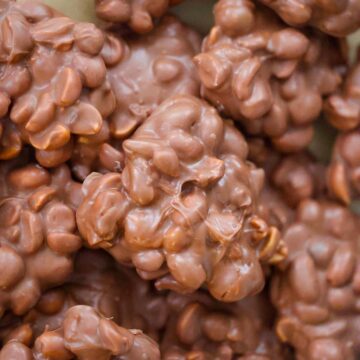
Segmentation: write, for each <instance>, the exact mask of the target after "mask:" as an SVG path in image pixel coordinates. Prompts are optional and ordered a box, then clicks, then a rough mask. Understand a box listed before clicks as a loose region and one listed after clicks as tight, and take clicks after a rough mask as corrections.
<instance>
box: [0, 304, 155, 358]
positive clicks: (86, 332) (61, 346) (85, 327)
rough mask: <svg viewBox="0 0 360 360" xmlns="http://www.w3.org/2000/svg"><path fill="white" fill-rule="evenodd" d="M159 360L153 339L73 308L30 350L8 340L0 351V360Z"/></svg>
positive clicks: (94, 313)
mask: <svg viewBox="0 0 360 360" xmlns="http://www.w3.org/2000/svg"><path fill="white" fill-rule="evenodd" d="M145 354H146V359H149V360H158V359H160V351H159V348H158V345H157V344H156V342H154V340H152V339H151V338H149V337H148V336H146V335H144V334H143V333H142V332H141V331H139V330H128V329H125V328H123V327H120V326H118V325H116V323H114V322H113V321H112V320H111V319H108V318H105V317H104V316H102V315H101V314H100V313H99V312H97V311H96V310H95V309H94V308H92V307H90V306H86V305H77V306H73V307H71V308H69V309H68V310H67V311H66V313H65V314H64V318H63V321H62V324H61V327H60V328H58V329H56V330H54V331H49V330H45V331H44V333H43V334H41V335H40V336H39V337H38V338H37V339H36V341H35V346H34V348H33V350H30V348H28V347H27V346H25V345H23V344H22V343H21V342H18V341H10V342H9V343H7V344H6V345H5V346H4V347H3V348H2V350H1V352H0V359H1V360H5V359H6V360H8V359H16V360H28V359H29V360H31V359H33V358H35V359H54V360H55V359H56V360H71V359H79V360H110V359H112V360H116V359H124V360H137V359H140V358H143V356H144V355H145Z"/></svg>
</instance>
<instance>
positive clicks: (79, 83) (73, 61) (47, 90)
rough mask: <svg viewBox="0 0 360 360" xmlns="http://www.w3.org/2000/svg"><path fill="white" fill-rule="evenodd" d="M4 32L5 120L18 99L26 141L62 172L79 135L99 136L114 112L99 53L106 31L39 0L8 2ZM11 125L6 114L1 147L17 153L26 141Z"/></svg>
mask: <svg viewBox="0 0 360 360" xmlns="http://www.w3.org/2000/svg"><path fill="white" fill-rule="evenodd" d="M0 27H1V28H2V36H1V40H0V46H1V47H2V48H3V49H2V50H3V52H2V57H1V58H0V66H1V69H2V70H1V71H2V78H1V84H0V94H1V95H0V97H1V101H0V103H1V105H0V108H1V111H0V113H1V116H5V115H4V114H6V110H7V109H9V101H10V100H11V102H12V106H11V109H10V114H9V117H10V119H11V121H12V122H13V123H14V124H16V129H17V131H18V132H19V133H20V137H21V141H22V142H25V143H28V144H31V145H32V146H33V147H34V148H35V149H36V157H37V160H38V162H40V163H41V164H42V165H43V166H46V167H55V166H57V165H59V164H61V163H63V162H65V161H67V160H68V159H70V157H71V154H72V147H73V145H74V142H75V140H77V139H78V137H80V138H81V139H82V140H83V141H85V140H86V139H87V138H88V137H93V136H95V135H97V134H98V133H100V132H101V130H102V126H103V120H104V118H106V117H107V116H108V115H109V114H110V113H111V112H112V111H113V110H114V106H115V101H112V102H111V99H112V98H113V96H112V91H111V89H110V87H109V84H108V82H107V79H106V59H104V57H103V56H102V55H101V54H100V52H101V50H102V48H103V47H104V45H105V40H106V34H104V33H103V32H102V31H101V30H100V29H98V28H96V27H95V25H93V24H90V23H76V22H74V21H73V20H71V19H69V18H67V17H64V16H62V15H61V14H59V13H56V12H55V11H53V10H52V9H51V8H49V7H47V6H45V5H41V4H38V3H34V2H25V3H16V2H14V1H7V2H3V6H2V7H1V8H0ZM112 60H113V61H114V59H112ZM105 103H106V108H105V106H104V104H105ZM6 122H7V117H6V116H5V121H3V126H2V128H3V131H2V133H3V134H2V137H4V139H2V145H3V147H4V145H7V146H5V149H4V151H5V152H6V151H7V152H8V153H9V152H10V153H11V154H13V156H15V155H16V154H17V152H18V150H17V149H18V148H19V147H20V146H21V144H19V141H18V140H17V141H15V139H14V138H15V135H14V131H11V127H10V125H9V124H6ZM102 132H103V131H102ZM7 133H10V134H11V135H12V136H9V134H7ZM9 137H10V138H11V139H12V141H10V139H9ZM3 157H4V156H3ZM8 157H9V156H8Z"/></svg>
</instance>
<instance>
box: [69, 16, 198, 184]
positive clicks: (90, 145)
mask: <svg viewBox="0 0 360 360" xmlns="http://www.w3.org/2000/svg"><path fill="white" fill-rule="evenodd" d="M109 40H110V42H109V44H108V47H107V48H108V50H106V51H105V52H106V53H107V54H108V56H109V57H114V58H115V59H118V58H120V60H119V61H116V62H115V61H114V63H112V64H111V66H109V67H108V72H107V76H108V81H109V84H110V87H111V89H112V92H111V95H110V93H109V94H108V97H107V101H106V102H104V101H103V99H101V97H100V98H99V102H100V103H102V106H103V107H104V109H111V112H112V114H111V116H109V118H108V121H106V122H105V123H104V125H103V128H102V130H101V132H100V133H99V134H98V135H96V136H92V137H91V139H90V138H87V139H86V141H84V139H80V141H78V143H77V145H76V147H75V149H74V153H73V156H72V164H73V166H72V167H73V171H74V173H75V174H76V176H77V177H78V178H80V179H82V180H84V179H85V177H86V176H87V175H89V174H90V173H91V171H102V172H106V171H113V172H115V171H121V169H122V168H123V166H124V164H123V162H124V157H123V151H122V147H121V145H122V140H123V139H125V138H127V137H128V136H130V135H131V134H132V133H133V132H134V130H135V129H136V128H137V127H138V126H139V125H140V124H141V123H142V122H143V121H144V120H145V119H146V118H147V117H148V116H149V115H150V114H151V113H152V112H153V111H154V110H155V109H156V108H157V107H158V106H159V105H160V104H161V102H162V101H164V100H165V99H167V98H168V97H170V96H171V95H175V94H190V95H195V96H198V95H199V91H200V84H199V80H198V76H197V73H196V69H195V66H194V64H193V62H192V57H193V56H194V55H195V54H196V53H198V52H199V50H200V37H199V35H198V34H197V33H196V32H195V31H193V30H191V29H189V28H188V27H186V26H185V25H183V24H182V23H181V22H180V21H178V20H177V19H176V18H175V17H172V16H170V15H168V16H166V17H165V18H163V19H162V21H161V22H160V23H159V25H158V26H157V27H156V28H155V29H154V31H152V32H151V33H149V34H147V35H144V36H142V37H140V36H133V35H132V36H128V37H126V38H125V39H122V37H121V36H120V35H119V33H118V32H114V33H112V34H111V36H110V37H109ZM111 54H117V55H111ZM109 112H110V111H109Z"/></svg>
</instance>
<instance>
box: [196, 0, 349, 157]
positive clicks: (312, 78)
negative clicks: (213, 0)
mask: <svg viewBox="0 0 360 360" xmlns="http://www.w3.org/2000/svg"><path fill="white" fill-rule="evenodd" d="M214 14H215V26H214V27H213V28H212V30H211V31H210V34H209V35H208V36H207V38H206V39H205V40H204V43H203V49H202V53H201V54H199V55H197V56H196V57H195V63H196V66H197V68H198V71H199V75H200V79H201V82H202V95H203V96H204V97H205V98H206V99H207V100H209V101H210V102H211V103H212V104H214V105H215V106H216V107H217V108H218V109H219V111H220V112H222V113H224V114H226V115H228V116H230V117H232V118H233V119H234V120H236V121H239V122H240V123H241V125H242V126H243V127H244V129H245V130H246V132H247V133H248V134H250V135H257V136H259V135H260V136H262V137H266V138H269V139H270V140H271V141H272V143H273V145H274V146H275V147H276V149H277V150H279V151H281V152H285V153H290V152H297V151H299V150H301V149H303V148H305V147H306V146H307V145H308V144H309V143H310V141H311V139H312V136H313V122H314V121H315V120H316V119H317V118H318V116H319V115H320V113H321V110H322V107H323V101H324V99H325V98H326V97H327V96H328V95H330V94H332V93H333V92H334V91H335V90H336V89H337V87H338V86H339V84H340V83H341V71H340V68H341V66H343V65H344V64H345V61H344V60H343V56H342V49H341V44H340V43H339V41H338V40H336V39H334V38H331V37H330V36H327V35H324V34H321V33H319V32H317V31H312V30H311V29H307V30H297V29H294V28H291V27H289V26H287V25H286V24H284V23H283V22H282V21H281V20H280V19H278V18H277V16H276V15H275V14H273V13H272V12H271V11H270V10H268V9H266V8H265V7H263V6H262V5H260V4H256V5H255V3H253V2H252V1H250V0H240V1H238V0H220V1H219V2H217V4H216V5H215V8H214ZM289 44H291V46H289Z"/></svg>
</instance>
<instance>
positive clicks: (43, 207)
mask: <svg viewBox="0 0 360 360" xmlns="http://www.w3.org/2000/svg"><path fill="white" fill-rule="evenodd" d="M79 186H80V184H78V183H75V182H73V181H72V180H71V177H70V171H69V170H68V168H67V167H66V166H65V165H63V166H61V167H59V168H57V169H56V170H54V171H53V172H52V173H49V172H48V171H46V170H45V169H43V168H41V167H40V166H38V165H35V164H28V165H26V166H24V167H21V168H14V167H13V166H12V163H7V162H3V163H2V164H1V169H0V218H1V224H0V273H1V274H2V275H1V279H0V316H2V315H3V313H4V311H5V310H6V309H11V310H12V311H13V312H14V313H15V314H17V315H21V314H24V313H25V312H26V311H28V310H29V309H30V308H31V307H33V306H34V305H35V304H36V302H37V301H38V299H39V298H40V296H41V294H42V292H44V291H45V290H46V289H48V288H50V287H53V286H57V285H59V284H62V283H63V282H64V281H65V280H66V278H67V277H68V276H69V275H70V273H71V271H72V268H73V254H74V252H76V251H77V250H78V249H79V248H80V246H81V243H82V241H81V239H80V237H79V236H78V234H77V230H76V222H75V212H74V208H75V207H76V206H77V204H78V202H79V197H80V195H81V192H80V189H79Z"/></svg>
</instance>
